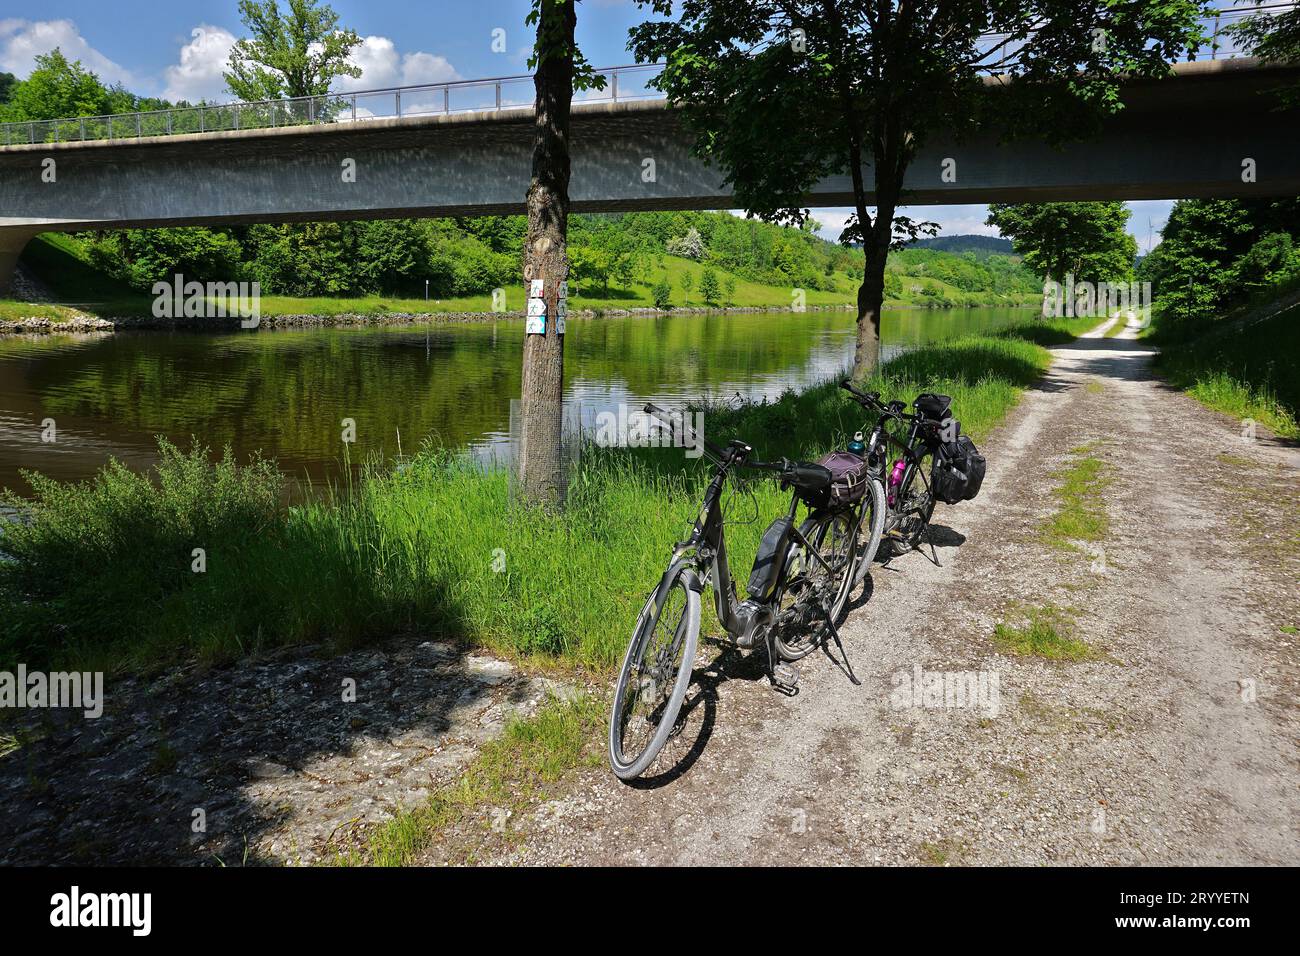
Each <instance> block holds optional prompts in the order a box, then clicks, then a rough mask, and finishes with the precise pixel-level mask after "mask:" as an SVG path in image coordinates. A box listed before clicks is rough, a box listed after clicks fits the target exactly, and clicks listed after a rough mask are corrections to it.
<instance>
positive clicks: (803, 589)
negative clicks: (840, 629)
mask: <svg viewBox="0 0 1300 956" xmlns="http://www.w3.org/2000/svg"><path fill="white" fill-rule="evenodd" d="M856 525H857V520H856V516H855V515H854V514H853V513H852V512H849V511H837V512H833V513H830V514H824V515H817V516H814V517H813V518H811V519H809V520H808V521H806V522H804V525H803V528H802V529H801V530H802V531H803V533H804V536H805V537H806V538H807V539H808V540H809V541H810V542H812V545H813V547H815V548H816V549H817V553H818V554H820V555H821V556H822V560H824V561H825V562H826V565H825V566H823V565H822V563H821V562H820V561H818V560H817V559H816V558H815V557H813V556H812V555H810V554H805V553H804V549H803V548H802V547H798V546H796V549H795V552H794V553H793V554H792V555H791V556H790V558H789V560H787V561H786V570H785V588H784V591H783V594H782V597H781V609H780V611H779V612H778V613H777V616H776V621H775V622H773V625H772V626H773V627H775V628H776V634H775V635H774V643H775V644H776V650H777V653H778V654H779V655H780V656H781V658H782V659H783V660H787V661H797V660H802V659H803V658H805V657H807V656H808V655H809V654H811V653H812V652H813V651H815V650H816V649H817V648H818V647H819V646H820V645H821V642H822V641H823V640H825V639H826V636H827V635H828V634H829V633H830V629H829V628H828V627H827V625H826V618H827V613H829V614H830V617H831V619H832V620H834V621H835V622H836V624H838V623H839V620H840V615H841V614H843V612H844V605H845V604H846V603H847V602H848V598H849V592H850V591H851V590H852V589H853V574H852V571H853V560H854V547H855V544H856V542H855V540H854V532H855V530H856Z"/></svg>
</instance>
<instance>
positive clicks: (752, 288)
mask: <svg viewBox="0 0 1300 956" xmlns="http://www.w3.org/2000/svg"><path fill="white" fill-rule="evenodd" d="M662 259H663V266H662V268H658V267H656V268H655V269H653V270H652V271H653V275H650V276H647V281H646V282H633V283H631V284H629V285H628V286H626V287H620V286H619V285H618V284H617V283H614V284H612V285H611V286H610V287H609V288H608V289H606V288H604V287H601V286H598V285H596V284H594V283H587V284H583V285H579V284H578V283H576V282H575V283H572V284H571V285H572V289H571V292H572V294H571V296H570V300H569V301H570V307H571V308H573V309H579V310H593V311H607V310H611V309H636V308H650V307H651V306H653V305H654V304H655V303H654V296H653V294H652V291H651V290H652V287H653V286H654V285H655V284H656V283H658V282H660V281H665V282H667V283H668V285H669V287H670V288H671V290H672V291H671V301H670V305H671V306H672V307H677V308H680V307H683V306H689V307H692V308H699V307H704V306H706V305H707V306H714V307H732V306H734V307H742V308H790V307H791V306H792V305H793V304H794V297H793V293H794V290H793V289H791V288H790V287H789V286H784V285H782V286H773V285H764V284H762V283H758V282H753V281H751V280H749V279H745V278H743V277H741V276H738V275H733V274H731V273H728V272H727V271H725V270H723V269H720V268H718V267H717V266H709V265H707V264H703V263H699V262H695V261H692V260H690V259H684V258H681V257H679V256H671V255H665V256H663V257H662ZM23 262H24V263H25V264H26V265H27V267H28V268H30V269H31V270H32V271H33V273H35V274H36V275H37V276H38V277H39V278H40V279H41V281H43V282H44V283H46V285H48V286H49V287H50V289H51V290H52V291H53V293H54V295H55V298H56V299H57V301H58V304H52V305H45V304H30V303H24V302H17V301H14V300H0V320H7V321H15V320H18V319H22V318H28V317H38V318H48V319H50V320H52V321H64V320H66V319H68V318H71V317H73V316H75V315H77V314H78V312H77V310H80V312H82V313H85V314H89V315H92V316H98V317H101V318H114V317H118V318H130V317H141V316H149V315H151V314H152V311H151V310H152V307H153V297H152V296H151V295H146V294H144V293H142V292H137V291H133V290H132V289H130V288H128V287H127V286H125V285H123V284H121V283H120V282H117V281H116V280H114V279H112V278H111V277H109V276H108V275H106V274H104V273H103V272H101V271H99V270H98V269H96V268H95V267H94V266H93V265H92V264H91V263H90V262H89V261H87V259H86V258H85V255H84V250H83V249H82V247H81V245H80V243H78V242H77V240H76V239H75V238H73V237H69V236H64V235H60V234H57V233H47V234H45V235H41V236H38V237H36V238H35V239H33V240H32V241H31V243H29V244H28V247H27V249H26V250H25V251H24V253H23ZM706 271H712V272H714V274H715V275H716V276H717V278H718V280H719V283H720V286H722V287H724V289H723V291H721V293H720V294H719V295H718V296H717V297H716V298H715V300H714V301H713V302H711V303H706V302H705V301H704V298H703V296H702V295H701V293H700V289H701V286H702V285H703V281H704V280H703V277H704V273H705V272H706ZM688 276H689V281H690V285H691V290H692V291H691V292H690V293H689V294H688V293H686V292H685V291H684V290H683V288H682V281H683V279H684V278H685V277H688ZM827 278H828V279H829V281H830V282H831V283H832V284H833V285H834V289H807V290H803V298H804V302H805V303H806V304H807V305H811V306H827V305H851V304H852V303H853V302H855V301H856V298H857V280H856V279H854V278H853V277H851V276H849V275H847V274H845V273H839V272H837V273H834V274H833V275H830V276H828V277H827ZM728 282H729V283H730V284H728ZM901 288H902V291H901V292H899V293H898V294H897V295H896V296H893V297H891V298H890V299H889V300H888V301H887V302H886V307H888V308H907V307H918V306H919V307H927V308H940V307H953V306H959V307H961V306H981V305H988V306H998V305H1015V306H1019V305H1031V304H1034V303H1036V302H1037V301H1038V297H1037V296H1036V295H1032V294H1028V293H994V292H981V291H970V290H965V289H960V288H958V287H956V286H955V285H952V284H950V283H948V282H944V281H942V280H940V279H938V278H935V277H933V276H913V275H908V276H906V277H905V281H904V282H902V284H901ZM504 291H505V306H506V308H507V309H521V308H523V306H524V303H525V301H526V295H525V292H524V287H523V285H522V283H520V284H513V285H507V286H505V287H504ZM261 311H262V315H264V316H268V317H275V316H284V315H312V316H337V315H366V316H378V315H383V314H385V313H397V314H440V313H458V312H482V313H490V312H492V311H493V302H492V296H491V294H490V293H484V294H481V295H469V296H459V297H455V298H433V299H424V298H401V297H394V296H380V295H368V296H353V297H326V296H317V297H305V298H303V297H294V296H281V295H264V296H262V298H261Z"/></svg>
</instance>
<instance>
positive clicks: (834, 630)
mask: <svg viewBox="0 0 1300 956" xmlns="http://www.w3.org/2000/svg"><path fill="white" fill-rule="evenodd" d="M822 613H823V614H825V615H826V626H827V627H829V628H830V629H831V637H833V638H834V639H835V646H836V647H838V648H839V649H840V657H842V658H844V667H845V669H846V670H848V672H849V680H850V681H852V682H853V685H854V686H855V687H861V686H862V681H860V680H858V675H857V674H855V673H853V662H852V661H850V660H849V652H848V651H846V650H845V649H844V642H843V641H842V640H840V629H839V628H838V627H836V626H835V620H834V619H833V618H832V617H831V612H830V611H828V610H827V609H826V605H825V604H823V605H822Z"/></svg>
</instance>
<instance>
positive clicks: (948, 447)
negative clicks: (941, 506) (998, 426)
mask: <svg viewBox="0 0 1300 956" xmlns="http://www.w3.org/2000/svg"><path fill="white" fill-rule="evenodd" d="M986 467H987V463H986V461H985V459H984V456H983V455H981V454H980V453H979V449H978V448H976V447H975V443H974V442H973V441H971V440H970V437H969V436H967V435H958V436H957V440H956V441H941V442H939V444H938V446H937V447H936V448H935V450H934V466H933V467H932V468H931V469H930V488H931V490H932V491H933V492H934V497H935V498H936V499H937V500H939V501H942V502H944V503H946V504H950V505H955V504H957V503H958V502H959V501H970V500H971V499H972V498H974V497H975V496H976V495H978V494H979V493H980V486H981V485H983V484H984V472H985V469H986Z"/></svg>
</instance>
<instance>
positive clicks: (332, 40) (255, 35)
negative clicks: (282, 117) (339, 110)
mask: <svg viewBox="0 0 1300 956" xmlns="http://www.w3.org/2000/svg"><path fill="white" fill-rule="evenodd" d="M239 18H240V20H241V21H242V22H243V24H244V29H245V30H247V31H249V33H250V34H251V36H249V37H245V38H244V39H241V40H239V41H238V42H236V43H235V45H234V47H233V48H232V49H231V51H230V62H229V72H227V73H224V74H222V75H223V76H224V77H225V80H226V87H227V88H228V89H229V90H230V92H231V94H232V95H233V96H235V97H236V98H237V99H240V100H244V101H256V100H272V99H280V98H282V97H299V96H323V95H324V94H326V93H328V92H329V91H330V84H331V83H333V81H334V80H335V79H337V78H338V77H341V76H350V77H354V78H355V77H359V76H361V68H360V67H358V66H354V65H352V64H351V63H350V62H349V56H350V55H351V53H352V51H353V50H354V49H356V47H358V46H360V45H361V38H360V37H359V36H357V34H356V32H355V31H354V30H350V29H340V28H339V25H338V23H339V16H338V14H337V13H335V12H334V10H333V9H332V8H331V7H330V6H329V5H328V4H321V3H320V0H288V10H287V11H285V12H283V13H282V12H281V11H280V5H279V3H278V2H277V0H239Z"/></svg>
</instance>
